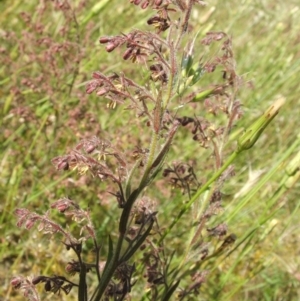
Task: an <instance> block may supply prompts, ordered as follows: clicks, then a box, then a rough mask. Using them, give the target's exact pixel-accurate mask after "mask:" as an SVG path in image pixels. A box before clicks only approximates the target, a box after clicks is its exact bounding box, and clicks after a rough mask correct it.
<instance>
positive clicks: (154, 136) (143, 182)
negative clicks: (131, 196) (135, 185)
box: [139, 130, 159, 189]
mask: <svg viewBox="0 0 300 301" xmlns="http://www.w3.org/2000/svg"><path fill="white" fill-rule="evenodd" d="M158 139H159V135H158V134H156V133H155V131H154V130H153V131H152V138H151V144H150V152H149V156H148V160H147V163H146V168H145V171H144V174H143V177H142V180H141V182H140V186H139V189H143V188H144V187H145V186H146V184H147V182H148V178H149V173H150V171H151V166H152V163H153V161H154V156H155V153H156V149H157V142H158Z"/></svg>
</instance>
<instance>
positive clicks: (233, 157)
mask: <svg viewBox="0 0 300 301" xmlns="http://www.w3.org/2000/svg"><path fill="white" fill-rule="evenodd" d="M238 154H239V153H238V152H236V151H235V152H233V153H232V154H231V156H230V157H229V158H228V159H227V161H226V162H225V163H224V165H223V166H222V167H221V168H220V169H219V170H218V171H217V172H216V173H215V174H214V175H213V176H212V177H211V178H210V179H209V180H208V181H207V182H206V183H205V184H204V185H203V186H202V187H200V188H199V189H198V190H197V192H196V193H195V194H194V196H193V197H192V198H191V199H190V201H189V202H188V203H186V204H185V205H184V206H183V207H182V208H181V210H180V212H179V214H178V215H177V217H176V218H175V219H174V220H173V222H172V224H171V225H170V227H169V228H168V229H167V230H166V231H165V233H164V234H163V235H162V237H161V238H160V242H162V241H163V240H164V238H165V237H166V236H167V235H168V234H169V233H170V231H171V230H172V229H173V227H174V226H175V225H176V224H177V222H178V221H179V220H180V218H181V217H182V215H183V214H184V213H185V212H186V211H187V210H188V209H190V207H191V206H192V205H193V203H194V202H195V201H196V200H197V199H198V198H199V196H200V195H201V194H202V193H203V192H204V191H206V190H207V189H208V188H209V186H210V185H211V184H212V183H213V182H214V181H215V180H217V179H218V178H219V177H220V175H221V174H222V173H223V172H224V171H225V170H226V169H227V167H228V166H229V165H230V164H231V163H232V162H233V161H234V160H235V158H236V157H237V155H238ZM208 202H209V198H207V199H206V200H205V204H203V206H202V210H205V208H206V204H207V203H208Z"/></svg>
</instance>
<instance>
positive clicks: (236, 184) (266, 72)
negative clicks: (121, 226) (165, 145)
mask: <svg viewBox="0 0 300 301" xmlns="http://www.w3.org/2000/svg"><path fill="white" fill-rule="evenodd" d="M86 2H87V3H86V6H85V7H84V8H83V9H81V10H80V12H79V13H78V15H77V18H78V24H79V31H80V39H81V40H80V45H81V47H82V48H83V50H84V55H83V59H82V60H81V62H80V64H79V70H78V71H79V73H78V76H77V78H76V81H75V85H74V88H73V91H72V93H71V94H68V93H67V92H66V89H65V87H64V85H63V82H60V83H57V82H55V80H54V79H53V83H49V84H50V85H51V84H52V85H56V84H57V85H58V86H59V85H60V84H61V86H59V88H57V89H56V90H55V89H54V93H53V95H51V96H49V95H47V93H46V92H47V91H43V90H42V91H41V92H40V93H36V92H34V91H32V90H30V89H28V88H26V87H24V85H22V79H23V77H24V74H25V75H26V76H28V77H30V76H32V77H36V76H38V75H39V74H40V73H41V72H46V70H45V69H43V66H40V65H35V64H28V61H27V59H26V58H25V57H23V56H21V55H20V53H19V52H18V48H17V45H16V40H13V39H12V38H5V32H6V31H13V32H15V34H16V39H22V40H23V41H24V42H25V43H26V38H24V30H25V28H24V22H22V21H21V18H20V17H19V13H20V12H22V11H26V12H27V13H29V14H30V15H32V16H33V18H36V17H37V16H36V15H35V14H36V9H37V6H38V4H39V1H29V2H27V3H25V2H23V1H16V0H11V1H0V20H1V28H0V40H1V45H0V48H1V49H2V50H3V49H4V50H5V51H4V50H3V51H1V60H4V57H9V59H10V61H11V62H14V64H12V63H7V61H3V62H2V65H1V66H0V114H1V116H0V126H1V131H0V143H1V145H0V147H1V152H0V202H1V203H0V230H1V233H2V235H1V245H0V259H1V264H0V279H1V283H3V285H1V288H0V296H2V297H0V300H22V299H24V298H23V297H22V296H20V295H18V294H16V292H14V291H12V289H11V287H10V285H9V282H10V279H11V277H12V276H13V275H18V274H23V275H37V274H40V273H43V274H47V273H48V274H50V275H51V274H55V273H61V272H63V266H64V262H66V261H68V260H70V258H71V257H70V256H71V255H70V254H68V253H66V252H65V251H64V249H63V248H61V247H58V246H60V244H59V239H56V240H54V241H51V242H49V240H48V239H47V238H45V237H42V236H41V235H40V233H38V232H37V231H30V233H28V232H27V231H25V230H23V229H18V228H17V227H16V225H15V224H16V219H15V217H14V215H13V211H14V209H15V208H18V207H27V208H29V209H32V210H36V211H37V212H39V213H42V212H44V211H45V210H47V208H48V206H49V204H50V203H51V201H54V200H57V199H58V198H60V197H63V196H69V197H70V198H74V199H76V200H77V201H78V202H79V203H80V204H81V205H83V206H86V205H89V206H90V208H91V211H92V212H94V214H95V217H96V218H97V220H98V221H99V229H98V232H99V237H100V238H103V239H104V238H105V237H106V236H107V234H108V233H112V235H113V234H114V233H115V231H116V227H114V224H113V222H114V221H115V220H116V217H117V216H118V214H119V211H118V210H117V209H116V207H117V206H116V204H115V202H114V201H113V200H111V199H110V198H109V197H108V195H107V194H105V188H106V186H105V184H103V183H99V182H97V181H93V180H91V179H89V178H88V177H87V178H84V180H82V182H80V179H79V177H78V176H77V175H75V174H72V173H67V174H66V173H60V172H57V171H55V170H54V167H53V166H52V165H51V159H52V158H53V157H56V156H58V155H62V154H64V153H66V152H67V151H68V150H69V149H71V148H72V147H73V146H74V145H76V143H77V142H78V141H79V140H80V139H81V138H82V137H85V136H88V135H90V136H92V135H99V136H101V137H105V138H107V139H113V140H114V141H116V143H117V144H118V145H121V146H122V147H123V148H124V149H126V148H132V147H133V144H134V142H136V141H142V142H143V141H147V137H148V136H147V132H143V131H142V130H141V128H140V127H142V125H139V126H137V125H136V122H134V121H132V115H130V113H127V112H126V111H124V110H123V108H122V107H121V106H120V107H117V108H116V109H115V110H109V109H107V108H106V102H105V101H104V100H101V99H99V98H97V97H95V96H94V95H89V96H87V95H85V91H84V90H85V89H84V82H85V81H87V80H88V79H89V78H90V75H91V73H92V72H93V71H97V70H100V71H102V72H111V71H119V70H122V71H125V72H126V73H127V74H132V76H133V77H135V78H141V77H142V75H143V74H142V73H141V72H140V71H137V70H136V69H135V66H134V65H132V64H130V63H128V62H124V61H122V59H121V58H120V59H119V57H118V56H117V54H118V52H116V53H113V54H110V55H109V54H107V53H106V52H105V51H104V50H103V47H101V46H100V45H99V43H98V39H99V37H100V36H102V35H116V34H119V33H120V32H123V33H127V32H129V31H130V30H131V29H133V28H146V26H145V21H146V20H147V18H149V16H150V15H151V14H152V13H151V10H146V11H141V10H140V9H137V8H135V7H134V6H133V5H130V4H129V1H125V0H123V1H119V0H110V1H105V0H98V1H94V0H91V1H86ZM299 18H300V8H299V4H298V1H292V0H288V1H285V2H280V1H272V0H265V1H264V0H263V1H236V0H232V1H208V3H207V6H206V7H204V8H198V9H197V10H195V11H194V13H193V15H192V25H193V26H194V30H195V32H198V31H199V35H198V36H199V39H200V38H201V37H204V35H205V33H206V32H207V31H224V32H226V33H228V34H229V35H230V36H232V38H233V47H234V51H235V58H236V61H237V70H238V73H239V74H240V75H243V77H244V79H245V81H246V82H249V83H251V85H246V84H245V87H242V89H241V91H240V93H239V98H240V100H241V102H242V104H243V110H244V112H245V115H244V116H243V118H242V119H241V120H240V121H239V123H238V126H239V128H244V127H246V126H247V125H250V124H251V122H252V121H253V120H254V119H255V118H257V117H258V116H259V115H260V114H261V113H262V112H263V111H264V110H265V109H267V108H268V107H269V106H270V105H271V103H272V102H273V101H274V100H275V99H276V98H277V97H279V96H284V97H285V98H286V104H285V106H284V107H283V108H282V109H281V111H280V114H279V115H278V116H277V117H276V118H275V120H274V121H273V122H272V123H271V125H270V126H269V127H268V128H267V129H266V131H265V132H264V134H263V135H262V137H261V138H260V139H259V141H258V142H257V144H256V145H255V146H254V147H253V148H252V149H251V150H249V151H247V152H244V153H243V154H242V155H241V156H240V157H239V159H238V161H237V162H236V163H235V166H236V176H235V177H234V178H233V179H232V180H231V181H230V183H228V184H226V185H225V187H224V191H223V192H224V193H225V194H226V195H227V196H228V197H227V198H226V200H225V201H224V204H223V205H224V213H223V214H222V218H225V220H226V222H227V223H228V225H229V228H230V232H234V233H235V234H236V235H237V237H238V239H237V243H236V249H234V252H232V253H231V254H230V256H228V257H227V258H223V259H222V260H221V259H220V260H219V261H216V262H214V264H213V265H212V268H211V274H210V278H209V281H208V282H207V283H206V284H204V285H203V287H202V288H201V295H200V297H199V298H200V299H199V300H201V298H203V300H299V298H300V293H299V289H300V285H299V281H300V272H299V267H300V258H299V254H300V253H299V252H300V245H299V234H300V233H299V226H300V225H299V217H298V216H299V214H300V211H299V205H298V204H299V195H300V193H299V184H298V183H297V182H295V183H293V184H292V185H291V186H288V187H285V186H282V185H281V184H282V183H283V182H282V181H285V169H284V167H285V165H286V164H287V162H289V161H291V159H292V158H293V157H294V156H295V155H296V154H297V152H299V151H300V138H299V136H298V134H299V125H300V121H299V115H300V114H299V113H300V110H299V94H300V85H299V74H300V73H299V72H300V23H299V21H298V20H299ZM62 22H63V17H62V15H61V14H60V13H59V12H57V11H55V10H52V11H51V12H49V13H48V14H46V18H44V19H43V23H44V25H45V26H46V28H47V31H48V32H49V33H51V36H52V37H53V38H54V39H57V40H58V41H59V39H60V37H59V28H60V26H61V25H62ZM71 38H72V37H71ZM29 42H30V41H28V43H29ZM27 46H30V45H27ZM196 48H197V51H198V52H199V54H201V53H205V51H206V50H205V49H203V46H202V45H201V44H200V42H199V43H198V44H197V43H196ZM205 55H207V56H208V55H209V54H207V53H206V54H205ZM71 80H72V77H71V75H70V74H65V76H64V77H62V78H61V81H64V82H65V83H69V82H70V81H71ZM201 84H202V82H201V81H200V82H199V86H201ZM248 86H249V87H248ZM250 86H251V87H250ZM13 87H18V88H19V89H20V93H21V95H19V96H15V95H14V94H13V93H12V92H11V89H12V88H13ZM20 107H22V108H26V109H27V110H29V112H30V116H31V117H30V118H28V119H26V116H25V117H24V116H20V114H18V113H17V111H16V109H17V108H20ZM76 110H79V112H77V111H76ZM76 113H78V114H76ZM197 114H199V115H201V112H197ZM74 116H75V117H74ZM139 139H140V140H139ZM176 141H177V142H178V145H177V146H176ZM176 141H175V142H174V147H173V150H172V152H171V154H172V156H170V157H169V158H168V162H172V161H173V160H175V159H178V160H193V159H194V160H198V161H199V165H200V166H201V156H209V153H207V152H204V151H203V150H198V148H199V146H197V145H195V144H194V143H192V141H191V139H188V138H185V135H184V133H183V134H179V136H178V137H177V140H176ZM230 143H231V144H232V145H233V146H234V143H235V142H234V140H233V141H231V142H230ZM182 145H183V146H184V148H183V147H182ZM183 149H184V150H185V151H184V152H183V151H182V150H183ZM199 156H200V157H199ZM260 170H262V171H263V173H262V176H261V178H260V180H259V181H258V183H259V185H252V186H251V189H250V190H249V191H248V192H247V193H246V194H245V195H244V196H240V197H238V198H234V195H235V194H236V193H238V192H239V191H240V190H241V189H242V188H244V187H245V186H246V183H249V182H248V181H249V178H250V177H251V176H253V174H254V173H255V172H256V171H260ZM284 184H285V182H284ZM280 187H281V188H282V189H280ZM274 193H275V196H274ZM155 196H156V197H157V198H158V199H160V201H161V203H162V204H163V205H162V207H161V208H162V209H161V210H160V220H161V223H162V224H163V223H164V222H165V223H166V224H165V225H164V224H163V226H165V227H167V225H168V221H169V219H168V217H169V215H170V214H171V213H173V212H176V209H177V210H178V208H179V205H176V202H175V201H173V202H170V200H168V199H164V198H165V196H164V194H159V193H157V195H155ZM172 197H174V198H175V199H176V198H178V200H180V198H181V197H180V195H179V194H178V195H175V196H174V195H173V196H172ZM100 204H102V205H101V206H100ZM189 214H191V213H187V215H186V216H185V218H183V220H182V221H181V222H180V225H179V226H180V227H177V229H176V231H177V232H175V233H174V234H173V236H171V237H170V238H169V240H170V243H171V244H172V246H174V247H178V246H179V245H180V244H181V239H182V237H181V235H182V232H185V231H186V227H189V216H188V215H189ZM62 222H63V220H62ZM64 298H65V297H63V296H58V297H54V296H52V295H51V294H48V295H46V296H44V299H43V300H50V299H51V300H63V299H64ZM72 298H74V296H73V297H72V296H71V297H70V298H69V299H68V298H66V299H65V300H72ZM133 299H134V300H139V298H138V297H137V296H135V295H133Z"/></svg>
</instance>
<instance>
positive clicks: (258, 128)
mask: <svg viewBox="0 0 300 301" xmlns="http://www.w3.org/2000/svg"><path fill="white" fill-rule="evenodd" d="M284 102H285V99H284V98H283V97H281V98H279V99H278V100H277V101H276V102H275V103H274V104H273V105H272V106H271V107H270V108H268V109H267V110H266V111H265V113H264V114H263V115H262V116H261V117H260V118H259V119H257V120H256V121H255V122H254V123H253V124H252V125H251V126H250V127H249V128H247V129H246V131H245V132H244V133H243V134H242V136H241V137H240V138H239V139H238V149H237V152H238V153H239V152H241V151H243V150H247V149H249V148H251V147H252V146H253V145H254V144H255V142H256V141H257V139H258V138H259V136H260V135H261V134H262V132H263V131H264V130H265V128H266V127H267V125H268V124H269V123H270V122H271V121H272V120H273V118H274V117H275V116H276V115H277V114H278V111H279V109H280V108H281V107H282V105H283V104H284Z"/></svg>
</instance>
